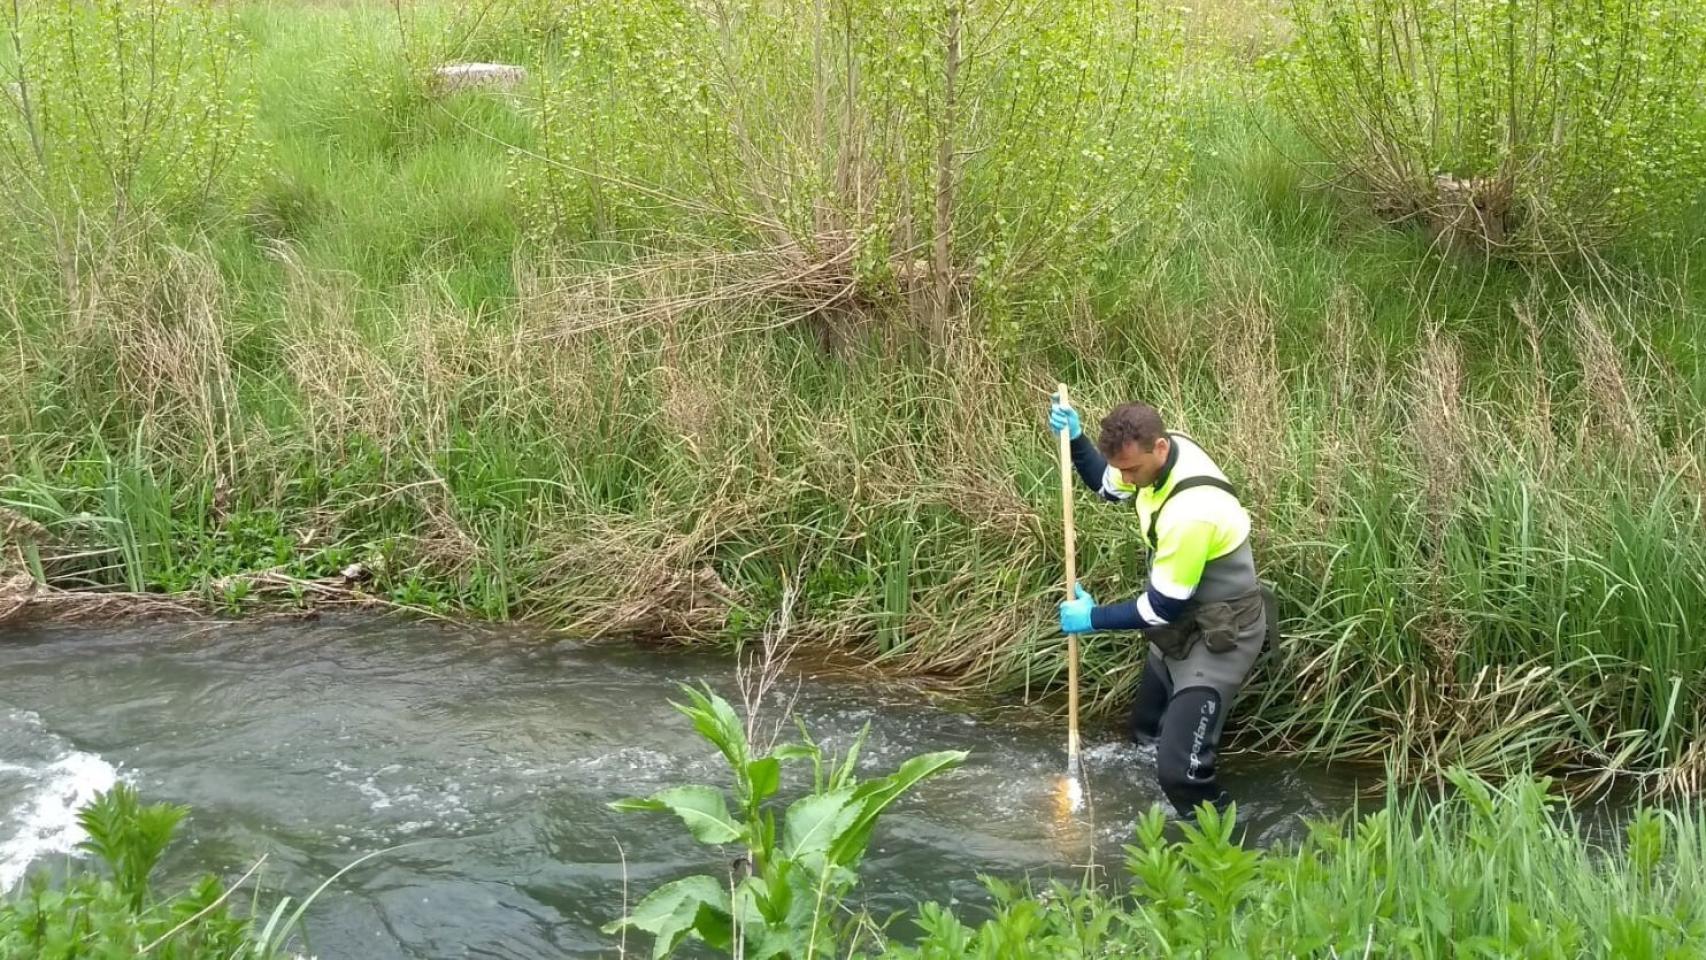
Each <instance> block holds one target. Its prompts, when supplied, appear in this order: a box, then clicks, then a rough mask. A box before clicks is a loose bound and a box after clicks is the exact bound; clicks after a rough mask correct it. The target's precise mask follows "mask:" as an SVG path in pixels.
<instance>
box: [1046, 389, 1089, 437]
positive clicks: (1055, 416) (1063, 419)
mask: <svg viewBox="0 0 1706 960" xmlns="http://www.w3.org/2000/svg"><path fill="white" fill-rule="evenodd" d="M1051 399H1052V400H1053V401H1054V402H1053V403H1052V404H1050V406H1049V408H1048V425H1049V429H1050V430H1053V431H1054V432H1055V433H1056V434H1059V433H1060V431H1061V430H1062V429H1065V430H1066V431H1067V433H1066V436H1067V439H1069V440H1077V439H1078V438H1079V437H1081V436H1083V435H1084V425H1083V424H1082V423H1080V422H1079V420H1078V411H1077V410H1074V409H1072V407H1070V406H1067V405H1065V404H1062V403H1061V402H1060V397H1059V395H1058V394H1054V395H1051Z"/></svg>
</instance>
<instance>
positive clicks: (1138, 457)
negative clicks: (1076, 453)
mask: <svg viewBox="0 0 1706 960" xmlns="http://www.w3.org/2000/svg"><path fill="white" fill-rule="evenodd" d="M1096 446H1097V447H1098V448H1099V449H1100V450H1101V451H1102V456H1104V457H1107V458H1108V464H1109V465H1110V466H1112V467H1113V468H1114V469H1116V470H1118V471H1119V472H1120V476H1121V477H1122V478H1123V479H1124V480H1125V482H1126V483H1129V484H1131V485H1132V486H1134V487H1147V486H1149V485H1150V484H1152V483H1154V482H1155V479H1156V478H1157V477H1159V476H1161V471H1162V470H1163V469H1165V468H1166V466H1167V454H1168V453H1170V452H1172V441H1170V440H1168V439H1167V428H1166V427H1164V426H1163V425H1162V424H1161V414H1160V412H1159V411H1157V410H1156V409H1155V408H1154V407H1152V406H1149V405H1148V404H1145V403H1122V404H1120V405H1119V406H1117V407H1115V408H1114V409H1113V410H1112V411H1110V412H1109V413H1108V415H1107V416H1105V417H1103V418H1102V432H1101V435H1100V436H1099V437H1097V439H1096Z"/></svg>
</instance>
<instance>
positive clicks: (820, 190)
mask: <svg viewBox="0 0 1706 960" xmlns="http://www.w3.org/2000/svg"><path fill="white" fill-rule="evenodd" d="M559 29H560V31H561V36H563V38H564V40H563V47H562V50H561V57H560V63H559V65H558V67H557V69H556V70H555V71H554V73H553V74H552V76H551V77H550V78H549V79H548V80H547V81H546V83H545V89H544V96H543V98H542V107H541V109H540V111H539V113H538V115H537V119H538V142H539V145H540V149H539V150H538V152H537V153H528V154H526V155H523V156H520V157H519V158H518V159H519V162H518V163H517V166H516V169H515V178H514V181H515V187H516V190H517V194H518V196H519V197H520V200H521V203H522V205H523V207H524V209H525V210H526V214H525V216H526V219H527V220H528V221H529V222H530V223H531V224H532V225H533V233H534V236H535V238H536V239H542V240H544V239H551V238H558V239H563V238H567V239H572V240H581V239H588V238H599V239H612V238H618V237H621V238H631V237H632V236H634V235H635V234H638V235H640V236H641V238H642V240H643V243H644V245H645V246H646V247H648V248H650V249H653V250H667V251H670V252H673V253H681V252H687V253H690V254H691V253H704V252H721V253H725V254H736V255H737V256H728V257H724V258H721V259H719V260H718V261H717V262H716V270H715V275H714V277H712V278H711V279H710V280H709V281H708V282H710V283H712V284H713V285H715V287H716V289H717V290H718V291H719V292H722V293H728V292H730V291H739V292H741V293H753V294H756V295H762V297H763V298H764V299H766V300H769V301H772V302H774V301H784V302H786V301H792V302H793V304H794V306H795V307H796V308H798V309H799V310H801V311H802V312H804V313H817V312H820V311H825V310H841V311H848V310H852V311H859V310H861V309H863V310H865V311H866V312H868V311H869V309H870V308H905V309H909V310H911V311H912V312H913V313H914V314H915V315H919V316H929V317H931V318H932V320H933V322H934V324H935V325H936V326H937V327H940V326H941V325H942V324H945V323H947V322H948V320H947V318H948V316H949V315H950V314H953V313H957V312H958V311H959V310H960V308H961V307H962V306H963V305H965V304H966V303H968V302H970V301H971V300H973V299H975V300H977V301H978V302H979V303H981V304H982V305H984V306H987V307H989V308H991V311H992V313H991V316H992V318H994V319H995V320H996V321H997V323H998V329H1006V330H1011V329H1012V322H1013V319H1014V318H1016V317H1022V316H1024V315H1025V311H1026V310H1027V309H1038V308H1040V307H1041V306H1042V305H1043V304H1050V303H1052V304H1058V303H1059V302H1061V300H1062V299H1065V298H1083V297H1088V296H1095V295H1098V294H1100V295H1104V296H1105V295H1107V294H1108V293H1109V291H1110V289H1112V288H1110V287H1109V286H1108V285H1107V284H1098V283H1097V281H1098V280H1099V279H1102V278H1103V277H1104V275H1105V274H1107V273H1109V272H1110V270H1111V266H1112V264H1113V262H1114V260H1115V259H1130V258H1131V257H1133V256H1136V255H1141V254H1142V253H1144V252H1146V251H1150V250H1153V249H1154V248H1155V246H1156V245H1157V244H1159V243H1160V242H1162V241H1163V239H1164V238H1165V237H1166V236H1167V234H1168V230H1169V228H1170V226H1171V225H1172V223H1173V221H1174V211H1175V207H1176V203H1177V200H1178V198H1179V194H1180V189H1181V181H1182V176H1183V171H1184V167H1185V163H1186V159H1185V151H1184V148H1183V143H1182V139H1181V135H1180V129H1179V123H1178V119H1177V110H1176V109H1175V104H1174V102H1173V101H1174V97H1175V92H1176V90H1177V86H1178V80H1177V78H1176V77H1175V76H1174V74H1173V72H1172V71H1171V69H1170V68H1171V67H1172V66H1173V64H1174V62H1175V60H1176V52H1177V49H1178V45H1177V32H1176V30H1175V29H1174V26H1173V24H1172V22H1171V21H1170V20H1169V19H1167V17H1166V16H1165V15H1163V14H1161V13H1159V12H1156V11H1155V10H1154V9H1152V8H1149V7H1146V6H1142V7H1133V6H1130V5H1123V4H1115V3H1111V2H1104V0H1096V2H1088V3H1084V2H1064V0H1024V2H1020V3H1016V4H1015V3H1009V2H995V0H989V2H984V0H956V2H950V3H942V2H939V0H903V2H880V3H879V2H875V0H835V2H831V3H814V2H805V0H785V2H771V0H763V2H756V0H742V2H737V3H729V4H715V5H711V6H708V7H707V6H706V5H701V4H693V3H688V2H684V0H644V2H639V3H631V4H590V5H585V6H582V7H579V8H576V10H575V12H574V13H573V14H571V15H568V21H567V22H563V23H560V26H559ZM1115 292H1117V291H1115Z"/></svg>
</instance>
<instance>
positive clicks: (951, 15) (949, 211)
mask: <svg viewBox="0 0 1706 960" xmlns="http://www.w3.org/2000/svg"><path fill="white" fill-rule="evenodd" d="M961 2H962V0H951V5H950V6H949V8H948V26H947V30H946V32H945V35H944V36H943V46H944V47H945V48H946V49H945V51H944V55H943V58H942V60H943V72H944V74H945V76H944V81H945V82H944V84H943V95H942V117H941V125H940V127H939V128H938V130H937V136H936V217H935V223H934V224H933V231H932V232H933V234H934V237H933V239H934V249H933V251H932V256H931V263H930V272H931V279H932V281H933V294H932V296H931V301H930V326H931V332H932V334H933V335H934V336H935V337H936V338H937V341H938V343H943V344H945V343H946V342H947V339H948V313H949V303H948V301H949V297H950V296H951V294H952V283H953V276H952V269H953V263H952V261H951V259H950V253H951V249H952V245H951V241H952V234H953V212H954V182H955V177H954V126H955V123H956V117H955V108H956V106H957V103H956V99H955V98H956V90H955V83H956V82H957V80H958V78H959V72H960V7H961Z"/></svg>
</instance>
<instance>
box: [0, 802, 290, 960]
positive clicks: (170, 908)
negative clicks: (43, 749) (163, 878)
mask: <svg viewBox="0 0 1706 960" xmlns="http://www.w3.org/2000/svg"><path fill="white" fill-rule="evenodd" d="M188 813H189V809H188V808H187V807H183V806H178V805H175V804H167V803H154V804H148V805H146V806H144V805H143V804H142V803H141V801H140V800H139V799H138V797H137V793H136V791H135V789H133V788H131V787H128V786H126V785H124V784H122V783H121V784H117V785H115V786H114V787H113V788H112V789H111V790H109V791H107V792H106V793H103V794H100V795H98V796H97V797H96V798H95V800H94V802H92V803H90V804H89V806H87V807H85V808H84V809H83V810H82V811H81V812H79V813H78V815H77V819H78V822H79V823H81V824H82V827H83V830H84V832H86V833H87V834H88V839H86V840H84V841H83V842H82V843H81V844H80V845H79V846H80V847H81V849H82V850H84V851H85V852H87V853H90V854H93V855H94V856H95V857H96V858H97V859H98V861H99V863H100V864H101V866H102V867H104V868H105V870H104V872H103V871H101V870H79V871H76V872H73V873H72V874H71V875H70V876H69V877H68V878H67V879H66V880H65V881H64V882H63V883H59V884H51V885H50V884H49V882H48V881H47V878H46V877H44V876H42V875H40V874H37V875H36V876H35V877H33V878H32V879H31V880H30V881H29V882H28V884H27V885H26V886H25V887H24V888H23V889H22V890H21V891H20V892H18V893H17V894H16V895H14V896H13V897H11V898H9V899H6V900H3V901H0V960H25V958H28V960H70V958H73V957H142V956H147V957H155V958H161V960H215V958H217V960H231V958H239V960H267V958H272V957H279V956H283V955H284V954H283V951H282V939H283V934H284V933H286V932H287V931H288V928H289V926H290V924H282V925H281V924H280V922H279V921H280V918H281V916H282V911H283V909H284V905H282V904H281V905H280V907H279V913H276V914H275V915H274V916H273V917H272V920H271V922H270V923H268V924H267V925H266V927H265V928H264V929H263V930H260V931H257V930H256V929H255V928H254V927H253V926H252V925H251V923H250V921H249V920H247V919H245V918H242V917H238V916H236V915H234V914H233V913H232V912H231V908H230V905H229V903H228V902H227V901H228V899H229V898H230V896H231V893H232V892H233V890H228V889H226V888H225V886H224V885H223V884H221V883H220V882H219V880H218V879H217V878H215V877H213V876H212V875H205V876H203V877H202V878H201V879H199V880H197V881H195V882H194V883H193V884H191V885H190V887H189V888H188V889H187V890H184V891H183V892H181V893H177V894H174V895H170V896H165V895H162V894H161V893H160V891H159V889H158V888H157V887H156V886H154V885H153V884H152V883H151V881H150V877H151V876H152V875H153V873H154V869H155V867H156V866H158V865H159V862H160V858H161V856H162V855H163V854H164V853H165V852H166V848H167V847H169V846H171V843H172V840H173V838H174V837H175V836H176V834H177V830H178V827H179V825H180V824H181V823H182V822H183V819H184V817H185V816H186V815H187V814H188ZM233 889H234V888H233ZM297 917H300V911H299V912H298V914H297Z"/></svg>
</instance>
